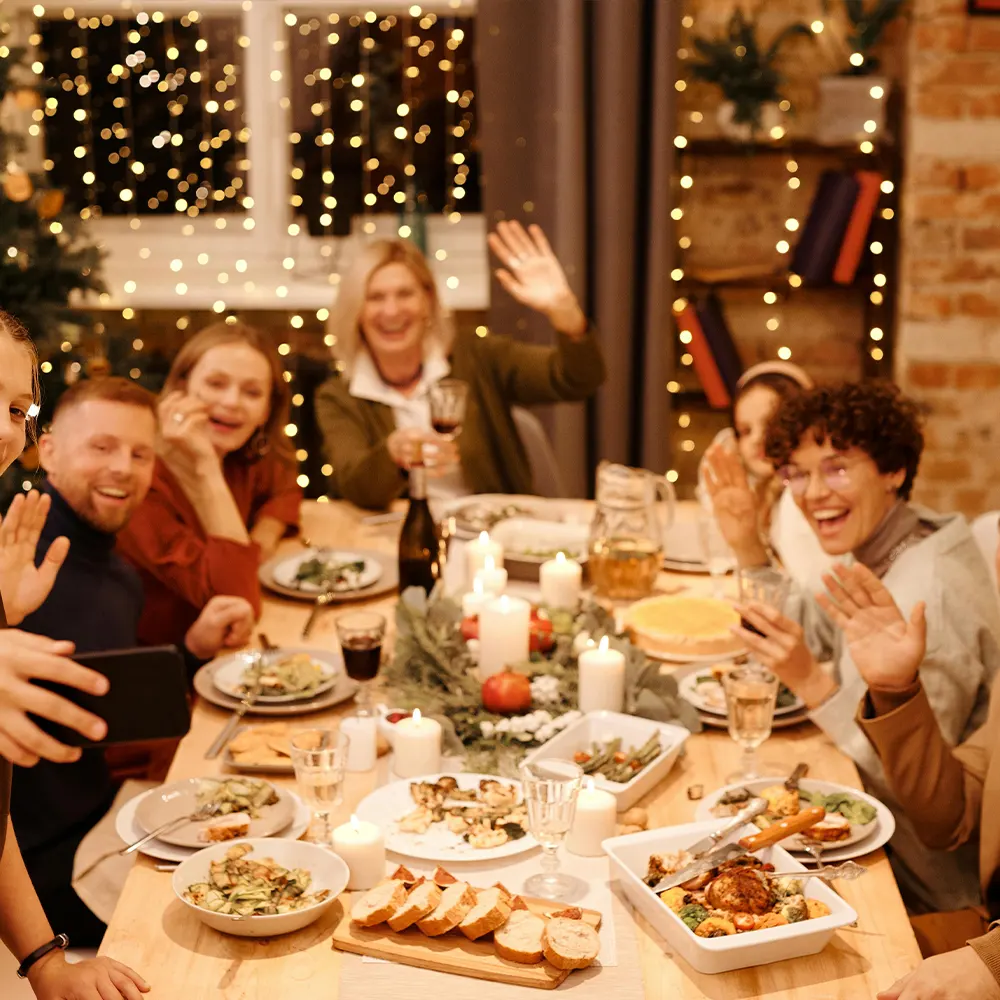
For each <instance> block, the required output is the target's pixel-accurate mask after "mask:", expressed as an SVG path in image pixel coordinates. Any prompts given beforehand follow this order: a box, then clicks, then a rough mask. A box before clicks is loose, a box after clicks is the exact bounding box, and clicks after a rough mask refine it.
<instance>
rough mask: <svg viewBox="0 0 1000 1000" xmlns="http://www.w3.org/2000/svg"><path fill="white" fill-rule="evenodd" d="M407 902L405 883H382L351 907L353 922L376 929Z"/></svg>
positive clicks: (396, 881)
mask: <svg viewBox="0 0 1000 1000" xmlns="http://www.w3.org/2000/svg"><path fill="white" fill-rule="evenodd" d="M405 902H406V884H405V883H403V882H400V881H399V880H397V879H394V880H391V881H389V882H380V883H379V884H378V885H377V886H375V888H374V889H369V890H368V891H367V892H366V893H365V894H364V895H363V896H361V897H359V899H358V900H357V901H356V902H355V904H354V906H352V907H351V920H352V921H354V923H356V924H360V925H361V926H362V927H374V926H375V925H376V924H380V923H382V921H383V920H388V919H389V917H391V916H392V915H393V914H394V913H395V912H396V911H397V910H398V909H399V908H400V907H401V906H402V905H403V904H404V903H405Z"/></svg>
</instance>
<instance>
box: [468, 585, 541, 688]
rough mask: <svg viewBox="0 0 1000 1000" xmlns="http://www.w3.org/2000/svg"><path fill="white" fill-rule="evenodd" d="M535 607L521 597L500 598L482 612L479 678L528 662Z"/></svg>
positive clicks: (480, 616)
mask: <svg viewBox="0 0 1000 1000" xmlns="http://www.w3.org/2000/svg"><path fill="white" fill-rule="evenodd" d="M530 629H531V605H530V604H529V603H528V602H527V601H525V600H523V599H522V598H520V597H508V596H507V595H506V594H504V596H503V597H498V598H496V600H493V601H490V602H489V603H488V604H486V605H484V607H483V609H482V611H480V612H479V678H480V680H486V678H487V677H492V676H493V674H498V673H500V671H501V670H503V669H504V668H505V667H506V666H507V665H508V664H512V663H522V662H523V661H524V660H527V659H528V647H529V639H530V635H529V633H530Z"/></svg>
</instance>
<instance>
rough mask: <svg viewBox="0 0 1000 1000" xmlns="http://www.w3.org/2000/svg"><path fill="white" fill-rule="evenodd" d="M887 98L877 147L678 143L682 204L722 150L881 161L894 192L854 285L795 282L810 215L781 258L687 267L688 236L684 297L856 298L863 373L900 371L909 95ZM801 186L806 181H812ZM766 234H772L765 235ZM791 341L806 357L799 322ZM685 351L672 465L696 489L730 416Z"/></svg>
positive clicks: (806, 303)
mask: <svg viewBox="0 0 1000 1000" xmlns="http://www.w3.org/2000/svg"><path fill="white" fill-rule="evenodd" d="M887 102H888V103H887V106H886V109H885V111H886V117H885V124H884V127H883V129H882V130H881V133H880V134H879V135H878V136H877V137H872V138H871V139H869V140H867V141H868V142H870V143H871V151H870V152H864V151H863V150H862V148H861V141H859V142H856V143H852V144H850V145H846V144H841V145H825V144H822V143H819V142H817V141H815V140H814V139H812V138H809V137H801V138H800V137H795V136H794V135H787V134H786V135H785V136H784V137H782V138H781V139H779V140H775V141H766V142H765V141H760V142H752V143H740V142H736V141H731V140H728V139H724V138H697V137H690V136H689V137H688V138H687V141H686V143H685V144H684V145H683V146H682V147H681V148H677V149H676V150H675V162H674V176H673V178H672V183H673V190H674V200H673V204H674V206H675V208H676V207H680V208H681V209H684V208H685V203H686V202H688V201H690V198H691V194H690V193H689V190H688V188H689V187H690V182H689V183H688V184H686V185H682V184H681V178H682V177H684V176H685V175H688V176H689V177H691V178H693V180H694V183H697V180H698V177H699V174H701V175H702V176H703V177H704V175H705V173H706V171H710V170H711V165H712V161H713V160H715V159H719V160H720V168H723V165H724V164H725V167H724V169H728V170H730V171H732V167H733V163H732V161H733V159H734V158H743V159H744V161H745V162H746V170H747V172H748V176H752V172H753V171H754V170H759V169H763V167H766V166H767V165H768V164H769V163H770V164H773V161H774V160H775V158H781V157H783V158H785V160H786V161H788V160H795V161H800V162H801V163H802V164H808V167H809V169H808V170H807V171H803V173H809V174H810V175H813V174H815V173H816V172H817V171H822V170H839V171H852V172H853V171H857V170H873V171H878V172H879V173H880V174H881V175H882V177H883V179H884V180H886V181H889V182H891V191H890V192H885V191H884V189H883V193H882V194H881V195H880V198H879V202H878V205H877V208H876V211H875V214H874V217H873V219H872V222H871V226H870V228H869V231H868V235H867V237H866V241H865V243H866V249H865V252H864V254H863V257H862V261H861V264H860V267H859V269H858V273H857V275H856V277H855V280H854V282H853V283H852V284H851V285H838V284H832V283H830V284H822V285H808V284H804V283H803V284H802V285H800V286H798V287H793V286H792V285H790V284H789V280H788V279H789V272H788V270H787V265H789V264H790V263H791V260H792V257H793V255H794V248H795V245H796V242H797V240H798V238H799V237H801V235H802V231H803V228H804V222H805V219H804V218H803V219H802V225H800V227H799V229H798V230H797V231H796V232H786V233H783V234H781V236H783V237H784V239H785V240H787V242H788V243H789V244H790V248H791V249H790V250H789V252H788V253H786V254H784V255H782V257H781V258H780V262H781V264H780V266H778V267H756V268H755V267H750V268H739V267H737V268H733V267H730V268H728V269H723V268H711V267H708V266H704V264H705V262H704V261H702V262H701V263H702V266H701V267H687V266H685V259H684V258H685V256H686V255H685V247H684V244H683V241H681V242H680V243H679V244H678V250H677V252H676V259H675V262H674V265H673V267H674V268H679V269H681V270H682V271H683V277H681V278H680V279H679V280H675V281H674V286H673V287H674V293H673V294H674V298H675V300H692V299H695V300H696V299H699V298H703V297H705V296H707V295H709V294H710V293H715V294H717V295H718V297H719V298H720V300H721V301H722V303H723V305H724V306H725V308H726V309H727V312H728V313H729V314H730V315H732V314H734V313H735V311H736V310H738V309H740V308H741V304H742V305H744V306H745V305H748V304H749V303H750V302H752V303H753V307H754V308H759V307H760V306H759V304H760V302H761V300H762V298H763V296H764V295H765V293H774V296H775V298H776V301H777V303H778V305H776V306H775V308H776V309H780V308H781V307H782V305H785V306H787V305H790V304H792V305H794V307H795V309H796V310H798V311H799V314H801V313H802V312H803V311H805V312H806V313H808V311H809V310H812V309H815V310H817V311H820V310H824V309H828V308H829V307H830V306H831V303H833V304H836V305H838V306H843V305H844V304H845V303H850V304H851V313H852V316H857V323H858V326H857V327H856V328H855V329H854V330H851V331H844V332H845V333H852V334H853V336H854V337H855V338H856V341H857V345H858V346H857V351H858V353H857V357H856V374H858V375H859V376H861V377H884V378H888V377H891V374H892V353H893V352H892V348H893V344H894V341H895V329H896V303H897V287H898V266H899V208H898V206H899V204H900V195H901V191H900V185H901V181H902V173H903V171H902V162H903V148H902V129H901V127H900V126H901V121H902V102H903V95H902V93H901V92H900V90H899V88H898V87H895V88H894V89H893V90H891V91H890V93H889V95H888V98H887ZM779 162H780V160H779ZM761 165H763V167H762V166H761ZM802 190H803V191H804V190H805V184H803V186H802ZM813 193H814V191H812V190H810V191H809V192H808V197H807V198H806V199H805V200H806V203H807V205H808V204H809V203H811V201H812V195H813ZM806 214H808V212H807V210H806ZM683 229H684V227H678V228H677V230H676V232H677V234H680V233H681V232H683ZM764 238H766V237H762V239H764ZM778 238H779V235H778V234H774V239H775V240H777V239H778ZM873 245H875V246H879V247H880V249H881V252H880V253H878V254H877V255H875V254H873V253H872V250H871V247H872V246H873ZM755 292H759V293H760V296H761V297H760V298H758V297H757V296H755V295H753V293H755ZM764 301H769V299H764ZM852 322H853V320H852ZM769 329H770V328H769ZM679 332H680V327H677V328H676V331H675V334H676V333H679ZM762 339H763V338H762ZM736 341H737V347H740V346H741V344H740V338H739V336H737V337H736ZM675 343H677V342H675ZM788 346H789V347H790V348H791V350H792V357H791V360H792V361H798V360H800V358H799V357H798V356H797V355H796V350H795V347H796V345H795V334H794V332H791V333H789V335H788ZM742 353H745V354H747V353H749V354H750V357H749V358H748V361H750V363H752V362H753V361H755V360H763V359H764V358H763V357H756V356H754V355H753V354H752V352H742ZM685 355H687V356H688V357H690V352H689V351H688V349H687V346H686V345H685V344H684V343H677V347H676V350H675V354H674V364H673V370H672V375H671V381H670V385H669V386H668V389H669V390H670V391H671V398H672V408H673V412H674V415H673V418H672V425H673V426H672V438H673V440H674V443H675V447H674V449H673V451H674V459H673V462H672V468H673V470H674V471H675V472H676V473H677V477H676V478H677V482H678V487H679V489H680V492H681V494H682V495H685V494H686V493H687V492H689V490H688V487H689V486H690V484H691V483H693V482H694V481H696V478H697V462H698V459H699V458H700V456H701V454H702V452H703V450H704V447H705V445H706V444H707V443H708V442H709V441H710V440H711V437H712V436H713V435H714V433H715V432H716V430H718V429H720V428H721V427H724V426H726V425H727V423H728V418H729V414H728V411H723V410H715V409H713V408H712V407H711V406H709V404H708V402H707V399H706V397H705V393H704V391H703V390H702V387H701V385H700V382H699V379H698V376H697V374H696V372H695V370H694V365H693V364H691V363H689V364H686V365H685V364H682V363H681V358H682V357H684V356H685ZM806 367H807V368H810V369H811V370H813V372H814V373H815V374H818V375H819V376H820V377H822V374H823V372H822V370H821V369H819V368H818V367H814V366H811V365H809V364H808V363H807V364H806Z"/></svg>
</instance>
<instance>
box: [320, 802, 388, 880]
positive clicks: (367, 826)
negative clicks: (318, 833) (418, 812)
mask: <svg viewBox="0 0 1000 1000" xmlns="http://www.w3.org/2000/svg"><path fill="white" fill-rule="evenodd" d="M333 852H334V854H337V855H339V856H340V858H341V860H342V861H343V862H344V864H346V865H347V867H348V868H349V869H350V872H351V877H350V879H349V880H348V883H347V888H348V889H370V888H371V887H372V886H373V885H376V884H377V883H379V882H380V881H381V880H382V878H383V877H384V876H385V840H384V839H383V838H382V831H381V830H380V829H379V828H378V827H377V826H376V825H375V824H374V823H366V822H365V821H364V820H360V819H358V817H357V816H352V817H351V822H350V823H344V824H343V825H342V826H338V827H337V829H336V830H334V831H333Z"/></svg>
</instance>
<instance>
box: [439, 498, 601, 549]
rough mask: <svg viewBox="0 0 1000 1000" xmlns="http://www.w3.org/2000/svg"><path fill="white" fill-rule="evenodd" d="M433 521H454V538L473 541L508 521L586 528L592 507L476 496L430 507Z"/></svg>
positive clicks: (578, 503)
mask: <svg viewBox="0 0 1000 1000" xmlns="http://www.w3.org/2000/svg"><path fill="white" fill-rule="evenodd" d="M432 513H433V514H434V516H435V520H438V521H440V520H443V519H444V518H446V517H454V518H455V537H456V538H475V537H476V536H477V535H478V534H479V533H480V532H481V531H489V532H491V533H492V531H493V529H494V528H495V527H496V525H497V524H499V523H500V522H501V521H505V520H507V519H509V518H512V517H517V518H535V519H537V520H541V521H558V522H560V523H562V524H584V525H589V524H590V522H591V520H593V507H592V505H591V504H590V503H589V502H587V501H584V500H554V499H550V498H547V497H539V496H531V495H525V494H516V493H511V494H506V493H476V494H473V495H471V496H465V497H457V498H456V499H454V500H449V501H448V502H447V503H444V504H441V505H440V506H439V505H437V504H432Z"/></svg>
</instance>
